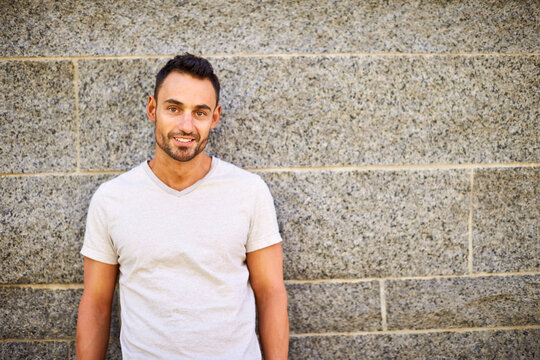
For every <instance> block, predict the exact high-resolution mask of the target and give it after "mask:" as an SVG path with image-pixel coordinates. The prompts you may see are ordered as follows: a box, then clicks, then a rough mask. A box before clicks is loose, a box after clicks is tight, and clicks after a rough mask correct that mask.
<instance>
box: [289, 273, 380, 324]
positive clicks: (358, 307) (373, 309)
mask: <svg viewBox="0 0 540 360" xmlns="http://www.w3.org/2000/svg"><path fill="white" fill-rule="evenodd" d="M287 294H288V299H289V301H288V304H289V322H290V330H291V332H292V333H309V332H316V333H321V332H334V331H337V332H346V331H376V330H381V328H382V324H381V306H380V290H379V282H378V281H370V282H360V283H296V284H295V283H289V284H287Z"/></svg>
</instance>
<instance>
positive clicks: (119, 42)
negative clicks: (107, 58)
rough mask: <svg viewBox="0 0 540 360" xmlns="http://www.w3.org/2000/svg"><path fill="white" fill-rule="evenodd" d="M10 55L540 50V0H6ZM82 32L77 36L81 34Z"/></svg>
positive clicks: (5, 47) (5, 39)
mask: <svg viewBox="0 0 540 360" xmlns="http://www.w3.org/2000/svg"><path fill="white" fill-rule="evenodd" d="M1 10H2V13H3V14H4V19H5V21H4V22H2V25H1V27H0V29H1V31H0V34H1V35H0V44H1V46H0V54H1V55H2V56H21V55H22V56H39V55H42V56H55V55H56V56H66V55H127V54H136V55H145V54H171V53H177V52H182V51H186V50H188V51H191V52H196V53H207V54H208V53H233V54H234V53H276V52H278V53H281V52H315V53H318V52H385V51H390V52H431V53H432V52H471V51H472V52H538V51H539V49H540V41H539V40H538V36H535V35H537V34H538V32H539V30H540V29H539V25H538V21H537V14H538V12H539V11H540V6H539V5H538V2H537V1H534V0H524V1H496V0H495V1H490V2H489V5H486V4H485V2H484V1H481V0H468V1H460V2H420V1H413V2H402V1H396V0H393V1H385V2H375V1H356V2H334V1H330V0H323V1H321V0H318V1H316V0H309V1H302V2H290V1H258V2H254V3H242V5H239V3H238V2H234V1H233V2H231V1H224V0H221V1H212V2H206V1H173V0H166V1H162V2H160V6H159V7H152V6H147V4H144V3H142V2H140V1H127V0H123V1H115V2H114V3H113V4H110V7H108V8H107V11H103V8H102V7H101V6H100V5H99V4H97V3H93V2H77V1H74V0H70V1H63V2H62V3H61V4H60V3H57V2H54V1H52V0H46V1H38V2H36V1H30V0H25V1H17V2H5V3H3V4H2V7H1ZM75 40H76V41H75Z"/></svg>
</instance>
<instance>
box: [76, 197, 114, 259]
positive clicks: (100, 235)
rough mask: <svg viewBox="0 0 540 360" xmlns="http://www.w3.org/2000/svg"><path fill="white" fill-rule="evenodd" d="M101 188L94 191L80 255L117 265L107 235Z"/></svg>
mask: <svg viewBox="0 0 540 360" xmlns="http://www.w3.org/2000/svg"><path fill="white" fill-rule="evenodd" d="M101 189H102V188H101V187H100V188H99V189H98V190H97V191H96V193H95V194H94V196H92V200H91V201H90V207H89V208H88V217H87V219H86V232H85V234H84V244H83V247H82V249H81V254H82V255H84V256H86V257H89V258H90V259H92V260H96V261H99V262H103V263H106V264H112V265H115V264H118V255H117V253H116V251H115V249H114V246H113V243H112V239H111V237H110V235H109V229H108V220H107V212H106V206H105V197H104V196H103V194H102V191H101Z"/></svg>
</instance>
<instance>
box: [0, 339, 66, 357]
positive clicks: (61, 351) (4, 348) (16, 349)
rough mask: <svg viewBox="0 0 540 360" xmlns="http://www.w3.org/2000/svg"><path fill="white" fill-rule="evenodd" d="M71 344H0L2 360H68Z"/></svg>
mask: <svg viewBox="0 0 540 360" xmlns="http://www.w3.org/2000/svg"><path fill="white" fill-rule="evenodd" d="M68 345H69V343H68V342H65V341H39V342H38V341H24V342H5V343H0V355H2V357H1V358H2V359H6V360H7V359H9V360H19V359H20V360H27V359H67V358H68V353H69V348H68Z"/></svg>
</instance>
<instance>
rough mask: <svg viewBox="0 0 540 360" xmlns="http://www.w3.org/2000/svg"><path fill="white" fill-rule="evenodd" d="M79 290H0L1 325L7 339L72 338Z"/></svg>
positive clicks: (6, 288) (0, 331)
mask: <svg viewBox="0 0 540 360" xmlns="http://www.w3.org/2000/svg"><path fill="white" fill-rule="evenodd" d="M81 295H82V290H80V289H66V290H49V289H32V288H26V287H25V288H18V287H1V288H0V298H1V299H2V306H1V307H0V313H1V314H2V316H1V318H2V319H3V320H2V325H1V328H0V334H1V337H2V338H6V339H40V338H46V339H58V338H60V339H62V338H71V337H74V336H75V327H76V324H77V309H78V305H79V301H80V298H81Z"/></svg>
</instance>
